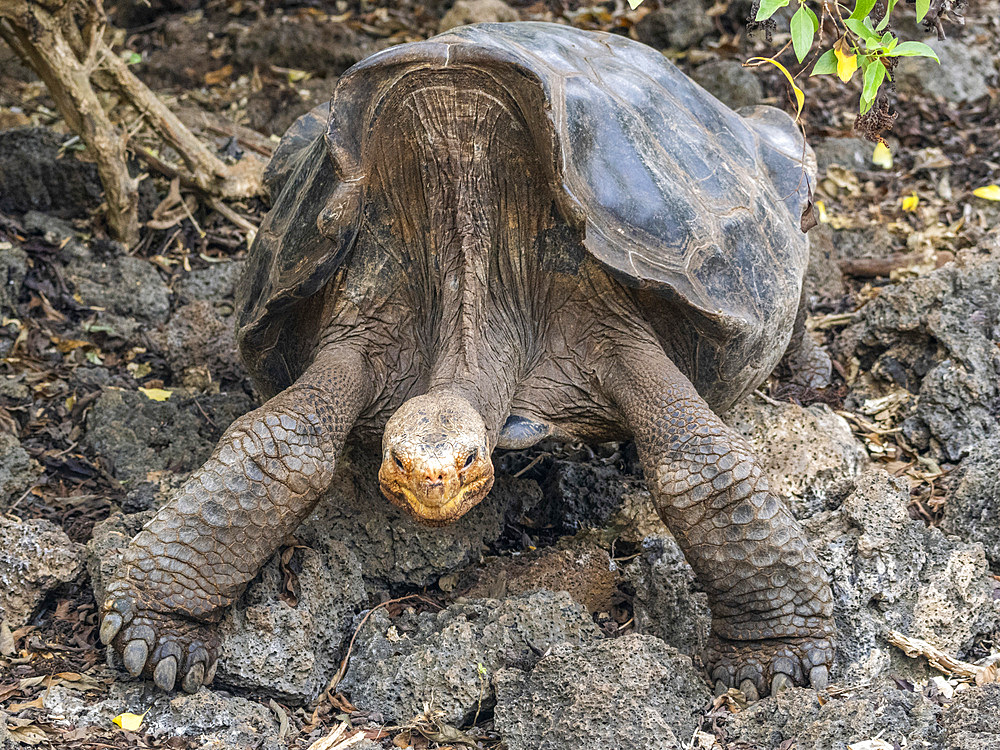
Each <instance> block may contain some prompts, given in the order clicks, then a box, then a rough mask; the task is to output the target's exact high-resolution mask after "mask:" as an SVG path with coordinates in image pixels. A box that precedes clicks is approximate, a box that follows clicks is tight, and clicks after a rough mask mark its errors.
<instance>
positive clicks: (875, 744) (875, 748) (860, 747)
mask: <svg viewBox="0 0 1000 750" xmlns="http://www.w3.org/2000/svg"><path fill="white" fill-rule="evenodd" d="M847 750H893V747H892V743H891V742H886V741H885V740H863V741H861V742H855V743H854V744H852V745H848V746H847Z"/></svg>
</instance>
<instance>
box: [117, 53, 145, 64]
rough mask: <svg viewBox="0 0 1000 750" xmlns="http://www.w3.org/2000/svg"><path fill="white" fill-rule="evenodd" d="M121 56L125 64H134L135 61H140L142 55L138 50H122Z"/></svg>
mask: <svg viewBox="0 0 1000 750" xmlns="http://www.w3.org/2000/svg"><path fill="white" fill-rule="evenodd" d="M122 57H123V58H124V59H125V64H126V65H135V64H136V63H141V62H142V55H140V54H139V53H138V52H129V51H125V52H122Z"/></svg>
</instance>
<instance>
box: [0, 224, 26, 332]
mask: <svg viewBox="0 0 1000 750" xmlns="http://www.w3.org/2000/svg"><path fill="white" fill-rule="evenodd" d="M27 273H28V254H27V253H25V252H24V250H22V249H21V248H20V247H18V246H17V245H14V244H11V243H2V242H0V313H4V314H6V315H11V316H14V315H16V313H17V309H16V305H17V298H18V297H19V296H20V295H21V286H22V285H23V284H24V277H25V275H26V274H27Z"/></svg>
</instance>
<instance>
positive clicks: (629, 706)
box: [493, 635, 712, 750]
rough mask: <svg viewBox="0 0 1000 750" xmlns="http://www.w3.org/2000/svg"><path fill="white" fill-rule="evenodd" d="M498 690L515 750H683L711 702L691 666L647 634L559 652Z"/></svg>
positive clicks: (503, 681)
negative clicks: (615, 749)
mask: <svg viewBox="0 0 1000 750" xmlns="http://www.w3.org/2000/svg"><path fill="white" fill-rule="evenodd" d="M493 683H494V686H495V688H496V693H497V705H496V708H495V709H494V716H495V723H496V728H497V731H498V732H499V733H500V735H501V736H502V737H503V739H504V742H505V743H506V746H507V747H508V748H510V750H562V749H563V748H575V749H577V750H607V749H608V748H626V747H627V748H636V749H637V750H640V749H641V750H680V748H684V747H687V746H688V744H687V741H688V739H689V738H690V737H691V736H692V734H693V733H694V731H695V729H697V728H698V726H699V723H700V720H701V714H702V711H704V710H705V709H706V708H707V707H708V706H709V704H710V703H711V700H712V697H711V693H710V692H709V690H708V687H707V685H706V683H705V681H704V679H703V677H702V675H701V673H700V671H699V670H697V669H695V667H694V665H693V664H692V663H691V660H690V659H689V658H688V657H686V656H683V655H681V654H679V653H677V651H675V650H674V649H672V648H670V647H669V646H667V645H666V644H664V643H663V642H662V641H660V640H658V639H656V638H653V637H652V636H647V635H627V636H624V637H622V638H615V639H612V640H606V641H601V642H599V643H594V644H588V645H584V646H581V647H573V646H569V645H561V646H557V647H555V648H553V650H552V653H551V654H550V655H548V656H546V657H544V658H542V659H541V660H540V661H539V662H538V664H536V665H535V667H534V668H533V669H532V670H531V671H530V672H528V673H524V672H521V671H520V670H516V669H503V670H501V671H500V672H498V673H497V675H496V677H495V678H494V680H493Z"/></svg>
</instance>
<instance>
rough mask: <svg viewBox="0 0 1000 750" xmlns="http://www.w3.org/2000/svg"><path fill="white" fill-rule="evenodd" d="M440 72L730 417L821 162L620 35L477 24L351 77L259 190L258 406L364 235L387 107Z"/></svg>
mask: <svg viewBox="0 0 1000 750" xmlns="http://www.w3.org/2000/svg"><path fill="white" fill-rule="evenodd" d="M446 66H470V67H473V68H475V69H478V70H482V71H486V72H488V73H489V75H490V78H491V80H493V81H496V85H497V86H502V87H504V89H505V90H506V91H507V92H508V93H509V94H510V95H511V96H512V97H513V98H514V100H515V101H516V102H517V104H518V106H519V107H520V109H521V112H522V114H523V116H524V120H525V122H526V123H527V124H528V127H529V129H530V130H531V137H532V139H533V141H534V145H535V148H536V149H537V151H538V153H539V155H540V156H541V157H542V161H543V162H544V163H545V164H546V166H547V169H549V170H550V174H549V175H548V177H549V180H550V183H551V187H552V192H553V195H554V196H555V202H556V206H557V207H558V210H559V212H560V214H561V215H562V217H563V219H564V220H565V221H566V222H567V223H568V224H569V225H570V226H572V227H574V228H575V229H577V230H579V233H580V235H581V236H582V237H583V244H584V246H585V247H586V249H587V251H588V252H589V253H590V254H591V255H592V256H593V257H594V258H595V259H596V260H597V261H599V262H600V263H601V264H602V265H603V266H604V267H605V268H606V269H607V270H608V271H609V272H610V273H611V274H612V275H614V276H615V278H617V279H618V280H619V281H620V282H622V283H623V284H625V285H626V286H628V287H632V288H635V289H636V290H637V291H636V294H637V296H638V297H639V298H640V299H642V300H645V303H644V308H645V309H651V310H652V314H651V319H652V322H653V325H654V326H655V327H656V328H657V329H658V332H660V333H661V335H662V336H664V337H669V338H672V346H671V349H672V351H682V352H684V353H685V354H684V357H683V359H685V360H686V361H683V362H678V363H677V364H678V366H679V367H680V368H681V369H682V370H683V371H685V373H686V374H687V375H688V377H690V378H691V379H692V381H693V382H694V383H695V385H696V387H698V389H699V391H700V392H701V393H702V395H703V397H705V398H706V400H707V401H708V402H709V403H710V404H713V405H719V406H725V405H726V404H728V403H731V402H733V401H735V400H736V399H737V398H738V397H739V396H741V395H742V394H743V393H744V392H745V391H746V390H747V389H748V388H751V387H753V386H755V385H756V384H757V383H758V382H760V380H762V379H763V378H764V377H766V376H767V374H768V373H769V372H770V370H771V368H772V367H773V365H774V363H775V362H776V361H777V359H776V356H780V353H781V352H782V351H783V350H784V347H785V345H786V344H787V341H788V338H789V335H790V330H791V325H790V322H791V320H792V319H793V318H794V315H795V309H796V307H797V305H798V301H799V296H800V291H801V285H802V278H803V275H804V273H805V269H806V266H807V263H808V242H807V238H806V235H805V233H804V232H803V231H802V230H803V228H805V226H804V224H805V222H806V221H807V219H808V218H811V195H812V186H813V184H814V180H815V161H814V159H813V156H812V151H811V150H810V149H809V147H808V146H807V145H806V144H805V142H804V140H803V138H802V137H801V135H800V133H799V131H798V129H797V127H796V125H795V123H794V122H793V121H792V119H791V118H790V117H789V116H788V115H786V114H785V113H784V112H782V111H780V110H777V109H774V108H771V107H751V108H744V109H743V110H741V111H740V113H736V112H733V111H732V110H730V109H728V108H727V107H726V106H724V105H723V104H722V103H721V102H719V101H718V100H716V99H715V98H714V97H712V96H711V95H710V94H708V93H707V92H706V91H705V90H704V89H702V88H701V87H699V86H698V85H697V84H695V83H694V82H693V81H691V80H690V79H688V78H687V77H686V76H685V75H684V74H683V73H681V72H680V70H678V69H677V68H676V67H675V66H674V65H672V64H671V63H670V62H668V61H667V60H666V59H665V58H664V57H663V56H662V55H660V54H659V53H657V52H656V51H655V50H653V49H651V48H649V47H647V46H645V45H643V44H640V43H638V42H634V41H631V40H629V39H626V38H624V37H621V36H616V35H613V34H606V33H596V32H588V31H581V30H578V29H574V28H571V27H567V26H562V25H557V24H548V23H510V24H478V25H475V26H466V27H462V28H458V29H453V30H451V31H448V32H446V33H444V34H441V35H439V36H436V37H433V38H432V39H429V40H427V41H424V42H415V43H411V44H404V45H400V46H397V47H393V48H391V49H388V50H385V51H383V52H380V53H378V54H375V55H373V56H371V57H369V58H368V59H366V60H364V61H362V62H360V63H358V64H357V65H355V66H354V67H353V68H351V69H350V70H349V71H348V72H347V73H345V74H344V76H342V77H341V78H340V80H339V81H338V83H337V87H336V89H335V91H334V94H333V98H332V101H331V104H330V106H329V107H323V108H317V109H316V110H314V111H313V112H311V113H309V114H307V115H305V116H303V117H302V118H300V119H299V120H298V121H297V122H296V123H295V124H294V125H293V126H292V127H291V128H290V129H289V131H288V132H287V133H286V135H285V136H284V138H283V139H282V141H281V143H280V145H279V147H278V149H277V151H276V152H275V155H274V157H273V159H272V162H271V165H270V167H269V169H268V173H267V181H268V186H269V190H270V191H271V195H272V197H273V198H274V204H273V208H272V210H271V212H270V213H269V214H268V216H267V217H266V218H265V220H264V222H263V225H262V226H261V229H260V231H259V233H258V235H257V238H256V240H255V242H254V244H253V246H252V247H251V249H250V253H249V258H248V262H247V266H246V269H245V271H244V278H243V281H242V283H241V285H240V290H239V295H238V296H239V298H238V329H237V337H238V342H239V345H240V351H241V354H242V356H243V358H244V361H245V363H246V365H247V367H248V369H249V371H250V372H251V374H252V375H253V376H254V378H255V380H256V381H257V383H258V386H259V387H260V388H261V390H262V391H263V392H264V393H266V394H268V395H271V394H273V393H276V392H278V391H280V390H281V389H283V388H285V387H287V386H288V385H289V384H291V383H292V382H293V381H294V380H295V378H296V377H298V375H299V374H300V373H301V371H302V369H303V368H304V367H305V366H306V365H307V364H308V357H309V353H310V351H311V347H312V346H313V342H314V340H315V339H314V337H315V335H316V334H317V333H318V332H319V328H320V327H321V321H320V309H319V302H318V298H319V297H321V296H322V295H318V294H317V293H318V292H319V291H320V290H322V289H323V287H324V286H325V285H326V284H327V282H328V281H330V279H331V278H332V277H333V275H334V274H335V273H336V271H337V269H338V268H340V267H341V266H342V265H343V264H344V263H345V261H346V260H347V259H348V258H349V257H350V255H351V250H352V248H353V245H354V240H355V238H356V236H357V231H358V224H359V220H360V216H361V207H362V205H363V202H364V191H365V182H366V173H365V165H364V164H363V163H362V160H361V153H362V146H363V141H364V138H365V137H366V136H367V134H368V132H369V124H370V123H371V122H372V121H373V118H374V116H375V114H376V113H377V111H378V107H379V106H380V103H381V102H383V101H384V100H385V98H386V94H387V92H388V91H390V90H391V89H392V87H393V86H396V85H398V84H399V83H400V81H401V80H402V79H403V78H404V77H405V76H406V75H407V74H408V73H409V72H412V71H414V70H418V69H419V70H427V69H433V68H443V67H446ZM678 316H680V317H681V318H682V321H681V324H680V325H679V324H678V323H679V322H678ZM679 329H683V330H680V331H679ZM775 351H777V355H775V354H774V352H775Z"/></svg>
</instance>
